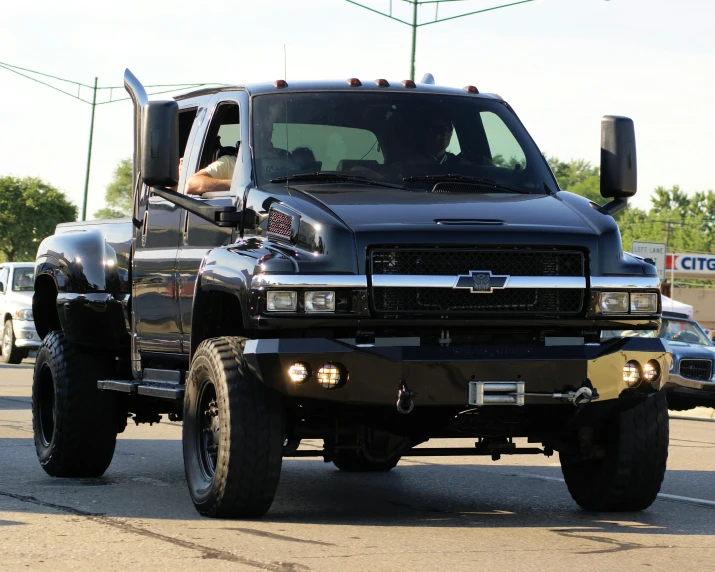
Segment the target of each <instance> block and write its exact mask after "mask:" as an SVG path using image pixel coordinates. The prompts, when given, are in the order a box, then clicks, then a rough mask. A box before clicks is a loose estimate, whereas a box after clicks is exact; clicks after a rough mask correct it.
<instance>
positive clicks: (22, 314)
mask: <svg viewBox="0 0 715 572" xmlns="http://www.w3.org/2000/svg"><path fill="white" fill-rule="evenodd" d="M34 275H35V266H34V264H33V263H32V262H5V263H4V264H0V316H2V325H3V329H2V343H1V344H0V351H2V356H0V359H2V362H3V363H20V362H21V361H22V360H23V358H26V357H27V356H28V354H29V353H30V350H33V349H36V348H39V347H40V344H41V343H42V340H41V339H40V337H39V336H38V335H37V331H36V330H35V322H34V320H33V317H32V295H33V293H34V281H35V280H34Z"/></svg>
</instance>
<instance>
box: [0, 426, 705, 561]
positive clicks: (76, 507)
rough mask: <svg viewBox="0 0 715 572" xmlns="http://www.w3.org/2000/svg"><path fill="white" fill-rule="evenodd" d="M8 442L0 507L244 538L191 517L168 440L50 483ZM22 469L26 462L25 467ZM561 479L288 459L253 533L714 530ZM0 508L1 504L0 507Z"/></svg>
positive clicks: (665, 507)
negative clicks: (588, 501)
mask: <svg viewBox="0 0 715 572" xmlns="http://www.w3.org/2000/svg"><path fill="white" fill-rule="evenodd" d="M8 441H18V442H21V441H24V442H25V443H16V444H15V445H14V446H15V447H19V448H22V449H25V448H27V449H28V450H26V451H25V450H23V451H22V455H21V457H22V458H21V459H20V458H18V459H15V462H14V463H13V464H15V466H17V461H23V462H22V464H21V466H25V467H26V469H27V470H26V471H25V470H23V474H22V475H18V479H11V480H9V482H7V483H0V501H2V500H5V501H9V500H10V499H15V501H17V502H16V503H14V504H20V505H22V510H30V511H32V510H37V511H41V512H47V511H51V512H53V511H58V512H60V513H67V514H73V515H76V516H86V517H88V518H93V519H96V518H102V519H104V518H129V519H141V520H165V519H168V520H177V519H178V520H202V521H204V522H205V523H206V526H207V527H209V528H223V529H229V530H231V529H235V530H236V531H237V533H246V534H248V533H249V532H250V531H249V532H246V531H247V530H249V529H248V528H247V525H249V523H250V522H251V521H231V520H225V521H221V520H211V519H205V518H203V517H201V516H200V515H199V514H197V513H196V512H195V510H194V508H193V505H192V504H191V501H190V499H189V495H188V492H187V490H186V482H185V479H184V474H183V465H182V460H181V450H180V443H179V442H178V441H176V440H165V441H161V440H124V442H123V444H124V445H129V443H127V441H133V443H131V445H132V446H124V447H122V450H123V451H124V454H119V455H118V456H117V457H115V460H114V463H113V465H112V466H111V467H110V468H109V470H108V471H107V474H106V475H105V476H104V477H102V478H99V479H56V478H52V477H49V476H47V475H45V474H44V473H43V472H42V470H41V469H40V467H39V465H38V464H37V460H36V459H35V458H34V448H33V447H32V440H31V439H12V440H11V439H3V440H0V446H2V445H8V443H7V442H8ZM0 450H2V449H0ZM130 451H133V452H130ZM152 451H153V452H154V453H153V454H152ZM157 452H160V453H158V454H157ZM120 453H121V452H120ZM167 453H172V454H171V455H168V454H167ZM29 463H32V465H31V466H27V464H29ZM3 465H5V463H0V472H2V471H3V469H8V467H7V466H5V467H3ZM24 473H27V474H24ZM674 473H675V475H670V477H673V479H674V480H677V481H680V480H682V482H687V481H689V480H691V479H692V478H695V477H697V478H699V479H701V480H702V479H710V480H712V478H713V476H715V475H712V474H709V473H707V472H698V471H674ZM695 473H697V475H696V474H695ZM560 478H561V471H560V469H559V468H558V467H553V466H543V465H538V464H537V465H533V466H528V465H508V464H503V465H498V464H495V465H478V464H449V465H447V464H437V463H431V462H425V461H422V460H420V461H419V464H418V463H417V462H415V461H409V460H408V461H405V463H404V464H401V465H399V466H398V467H397V468H396V469H395V470H393V471H391V472H390V473H382V474H347V473H341V472H339V471H337V470H336V469H334V467H333V466H332V465H326V464H324V463H323V462H322V461H319V460H287V461H285V462H284V468H283V474H282V476H281V482H280V485H279V489H278V494H277V496H276V499H275V502H274V504H273V506H272V508H271V510H270V511H269V513H268V514H267V515H266V516H265V517H264V518H263V519H261V520H258V521H252V522H253V524H254V525H259V524H260V526H261V528H262V529H265V527H266V525H270V524H271V523H275V524H314V525H319V526H320V525H322V526H330V527H334V526H336V525H337V526H361V527H418V528H434V527H439V528H485V527H486V528H548V529H551V530H552V531H553V532H555V533H557V534H560V535H562V536H565V537H568V536H574V535H575V536H578V537H581V538H582V537H587V536H589V535H594V534H596V535H598V534H603V533H616V532H617V533H637V534H640V535H642V534H656V535H663V534H665V535H669V534H673V535H681V534H687V535H694V534H703V535H712V534H714V533H715V528H713V526H712V518H713V516H714V514H715V513H713V510H715V506H712V507H708V506H704V505H700V506H698V505H695V504H693V503H687V502H677V501H672V500H668V499H659V500H658V501H656V503H655V504H654V505H653V506H652V507H651V508H650V509H649V510H646V511H644V512H640V513H600V514H596V513H589V512H585V511H582V510H580V509H579V508H578V507H577V506H576V505H575V503H574V502H573V501H572V500H571V498H570V496H569V494H568V491H567V489H566V485H565V484H564V483H563V482H561V481H560ZM3 481H5V479H3ZM6 484H7V485H8V486H7V487H6V486H5V485H6ZM5 504H6V503H4V502H0V506H3V505H5ZM0 510H2V509H0ZM4 510H7V508H6V509H4ZM10 518H11V517H10ZM201 526H202V527H203V526H204V525H201ZM584 535H586V536H584ZM604 542H605V541H604ZM609 542H610V540H609V541H608V542H606V544H609ZM637 547H638V546H635V545H633V546H630V544H629V543H624V542H621V541H619V542H617V543H616V544H615V545H612V546H611V545H609V546H606V547H604V551H605V552H611V551H614V550H624V549H626V550H627V549H631V548H637Z"/></svg>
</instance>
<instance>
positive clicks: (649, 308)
mask: <svg viewBox="0 0 715 572" xmlns="http://www.w3.org/2000/svg"><path fill="white" fill-rule="evenodd" d="M657 311H658V294H656V293H651V292H637V293H636V292H634V293H631V312H633V313H634V314H655V313H656V312H657ZM643 373H645V371H644V372H643Z"/></svg>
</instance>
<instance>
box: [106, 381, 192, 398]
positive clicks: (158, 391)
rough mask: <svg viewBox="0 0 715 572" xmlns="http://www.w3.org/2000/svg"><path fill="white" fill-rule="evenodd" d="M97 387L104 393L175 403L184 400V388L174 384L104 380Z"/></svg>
mask: <svg viewBox="0 0 715 572" xmlns="http://www.w3.org/2000/svg"><path fill="white" fill-rule="evenodd" d="M97 387H98V388H99V389H102V390H104V391H118V392H120V393H127V394H129V395H144V396H147V397H156V398H158V399H171V400H177V401H181V400H182V399H184V386H183V385H178V384H176V383H159V382H155V381H136V380H131V379H127V380H124V379H106V380H100V381H98V382H97Z"/></svg>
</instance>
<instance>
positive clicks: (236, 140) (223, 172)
mask: <svg viewBox="0 0 715 572" xmlns="http://www.w3.org/2000/svg"><path fill="white" fill-rule="evenodd" d="M240 145H241V114H240V113H239V108H238V104H237V103H235V102H223V103H220V104H219V105H218V107H217V108H216V111H215V112H214V115H213V118H212V120H211V124H210V125H209V128H208V129H207V131H206V137H205V139H204V142H203V146H202V149H201V159H200V161H199V165H198V167H197V170H201V169H206V168H208V169H209V170H210V171H212V172H211V174H212V176H214V177H216V178H219V179H230V178H232V176H233V171H234V168H235V166H236V158H237V156H238V151H239V149H240Z"/></svg>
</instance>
